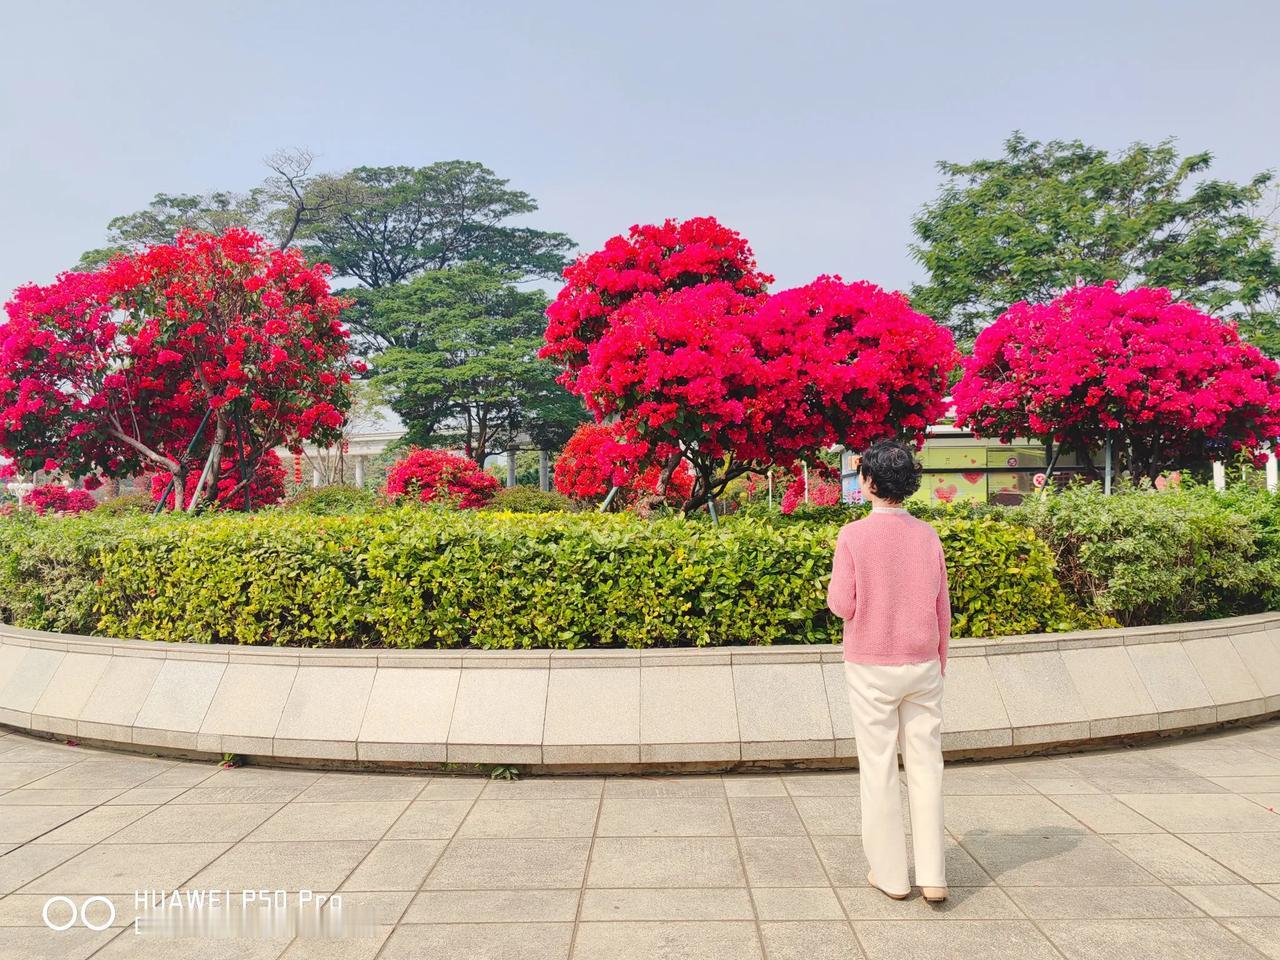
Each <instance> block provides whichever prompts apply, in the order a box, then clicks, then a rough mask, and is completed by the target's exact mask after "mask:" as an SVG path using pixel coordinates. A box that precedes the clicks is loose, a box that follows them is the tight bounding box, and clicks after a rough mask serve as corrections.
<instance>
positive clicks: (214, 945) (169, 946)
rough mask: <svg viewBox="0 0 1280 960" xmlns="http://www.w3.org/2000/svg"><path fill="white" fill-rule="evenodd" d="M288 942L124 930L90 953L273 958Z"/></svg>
mask: <svg viewBox="0 0 1280 960" xmlns="http://www.w3.org/2000/svg"><path fill="white" fill-rule="evenodd" d="M288 945H289V941H288V940H287V939H282V940H257V939H252V940H251V939H246V938H226V939H213V938H188V937H179V938H175V939H162V938H159V937H141V936H135V935H134V934H132V933H130V932H128V931H126V932H124V933H121V934H120V935H119V936H117V937H116V938H115V939H114V940H112V941H111V943H109V944H108V945H107V946H106V947H104V948H103V949H102V950H101V951H100V952H99V953H95V954H94V955H93V956H94V960H276V958H277V957H279V956H280V954H281V952H282V951H283V950H284V949H285V948H286V947H287V946H288Z"/></svg>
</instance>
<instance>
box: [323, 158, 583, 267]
mask: <svg viewBox="0 0 1280 960" xmlns="http://www.w3.org/2000/svg"><path fill="white" fill-rule="evenodd" d="M345 179H346V180H347V182H348V184H349V185H350V187H351V199H350V200H349V201H348V202H347V203H344V204H341V205H339V207H338V208H337V209H336V211H335V212H334V215H333V216H332V217H329V218H326V219H325V220H324V221H323V222H320V223H317V224H315V225H313V226H311V227H309V228H308V229H307V230H306V231H304V233H305V236H306V238H307V239H306V243H305V245H306V246H307V248H308V250H309V252H310V253H311V254H312V255H313V257H314V258H315V259H317V260H324V261H326V262H328V263H330V264H332V265H333V268H334V271H335V272H336V273H338V274H340V275H343V276H351V277H355V278H356V279H358V280H359V281H360V282H361V283H364V284H365V285H366V286H369V287H385V286H388V285H390V284H394V283H401V282H402V281H405V280H408V279H409V278H410V277H413V276H415V275H416V274H419V273H422V272H423V271H425V270H442V269H444V268H446V267H452V266H456V265H458V264H460V263H465V262H467V261H470V260H476V261H481V262H483V263H488V264H493V265H495V266H500V267H503V268H506V269H508V270H511V271H513V272H515V273H516V274H518V275H519V276H521V277H547V276H555V275H557V274H559V272H560V271H561V269H563V267H564V265H565V255H566V254H567V253H568V252H569V250H570V249H571V248H572V247H573V241H571V240H570V239H569V238H568V237H567V236H565V235H564V234H563V233H549V232H547V231H545V230H534V229H531V228H529V227H516V226H512V225H511V224H510V223H509V221H510V220H511V219H512V218H513V217H518V216H520V215H522V214H527V213H533V212H534V211H535V210H537V209H538V205H537V203H536V202H535V201H534V199H533V197H531V196H529V194H527V193H525V192H524V191H522V190H512V189H511V188H510V187H509V186H508V185H507V184H508V182H509V181H507V180H503V179H502V178H500V177H498V176H497V175H496V174H495V173H494V172H493V171H492V170H490V169H489V168H488V167H486V166H484V165H483V164H480V163H475V162H472V161H466V160H449V161H445V162H441V163H433V164H431V165H430V166H426V167H357V168H356V169H355V170H352V171H351V172H350V173H348V174H346V175H345Z"/></svg>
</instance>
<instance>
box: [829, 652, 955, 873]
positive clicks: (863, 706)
mask: <svg viewBox="0 0 1280 960" xmlns="http://www.w3.org/2000/svg"><path fill="white" fill-rule="evenodd" d="M844 675H845V682H846V684H847V686H848V688H849V707H850V709H851V710H852V711H853V734H854V737H855V738H856V739H857V744H858V782H859V785H860V788H861V794H862V849H863V850H864V851H865V852H866V855H867V863H868V864H869V865H870V867H871V874H872V877H873V879H874V880H875V882H876V885H877V886H878V887H880V888H882V889H884V890H887V891H889V892H890V893H907V892H908V891H909V890H910V889H911V883H910V880H909V879H908V876H907V842H906V836H905V834H904V831H903V828H902V799H901V794H900V792H899V785H898V748H899V747H901V748H902V766H903V769H904V770H905V771H906V774H907V798H908V801H909V803H910V805H911V845H912V847H913V853H914V854H915V861H916V883H917V884H918V885H919V886H922V887H945V886H946V885H947V875H946V866H945V862H944V861H945V854H944V845H943V828H942V668H941V666H940V664H939V663H938V661H937V660H930V661H927V662H925V663H907V664H902V665H896V666H884V665H879V664H869V663H849V662H847V661H846V662H845V665H844Z"/></svg>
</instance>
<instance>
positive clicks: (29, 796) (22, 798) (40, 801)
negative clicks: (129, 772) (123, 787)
mask: <svg viewBox="0 0 1280 960" xmlns="http://www.w3.org/2000/svg"><path fill="white" fill-rule="evenodd" d="M118 796H120V790H119V789H117V788H106V789H95V788H92V787H83V788H67V789H60V790H37V789H36V788H35V787H30V786H28V787H19V788H18V789H16V790H10V791H9V792H8V793H6V794H5V795H4V796H3V797H0V806H3V807H17V806H24V807H25V806H36V807H55V806H61V807H94V806H97V805H98V804H100V803H111V802H113V801H114V800H115V799H116V798H117V797H118Z"/></svg>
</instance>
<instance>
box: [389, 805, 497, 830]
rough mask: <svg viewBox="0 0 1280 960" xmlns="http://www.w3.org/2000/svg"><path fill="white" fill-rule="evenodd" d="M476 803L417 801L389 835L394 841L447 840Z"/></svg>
mask: <svg viewBox="0 0 1280 960" xmlns="http://www.w3.org/2000/svg"><path fill="white" fill-rule="evenodd" d="M474 802H475V801H474V800H415V801H414V802H413V803H411V804H409V806H408V807H406V808H405V810H404V812H403V813H402V814H400V817H399V819H398V820H396V822H395V824H394V825H393V826H392V827H391V830H390V831H389V832H388V833H387V837H388V839H392V840H447V839H449V838H450V837H452V836H453V835H454V834H455V833H456V832H457V830H458V826H459V824H461V823H462V821H463V820H464V819H465V818H466V816H467V813H468V812H469V811H470V810H471V806H472V804H473V803H474Z"/></svg>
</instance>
